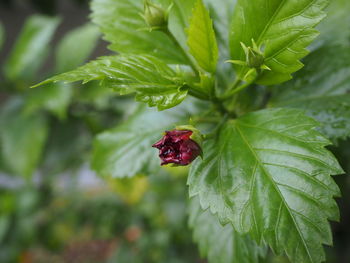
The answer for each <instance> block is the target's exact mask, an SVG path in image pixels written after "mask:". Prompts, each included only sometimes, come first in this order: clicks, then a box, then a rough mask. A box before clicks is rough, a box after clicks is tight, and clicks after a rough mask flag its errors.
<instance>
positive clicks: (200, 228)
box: [189, 198, 267, 263]
mask: <svg viewBox="0 0 350 263" xmlns="http://www.w3.org/2000/svg"><path fill="white" fill-rule="evenodd" d="M189 225H190V227H191V228H192V229H193V239H194V241H195V242H196V243H198V246H199V250H200V252H201V255H202V256H203V257H206V258H208V262H209V263H257V262H259V258H262V257H265V256H266V252H267V250H266V247H259V246H258V245H257V244H256V243H255V242H254V241H252V240H251V239H250V238H249V237H248V236H246V235H243V236H241V235H239V234H238V233H237V232H236V231H235V230H234V229H233V227H232V225H231V224H227V225H225V226H222V225H221V224H220V222H219V219H218V218H217V217H216V216H215V215H213V214H212V213H210V211H209V210H208V209H207V210H202V209H201V207H200V204H199V200H198V198H192V199H191V203H190V218H189Z"/></svg>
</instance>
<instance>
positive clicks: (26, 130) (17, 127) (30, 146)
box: [0, 99, 48, 177]
mask: <svg viewBox="0 0 350 263" xmlns="http://www.w3.org/2000/svg"><path fill="white" fill-rule="evenodd" d="M0 117H1V118H0V127H1V128H0V145H1V147H0V148H1V157H2V162H3V163H4V164H5V165H6V167H7V168H8V170H9V171H10V172H11V173H14V174H16V175H21V176H25V177H29V176H31V175H32V174H33V172H34V171H35V169H36V167H37V165H38V163H39V161H40V159H41V154H42V152H43V148H44V145H45V142H46V138H47V134H48V123H47V119H46V118H45V116H43V115H41V114H35V115H26V114H23V112H22V111H21V103H20V102H19V101H18V100H16V99H15V100H11V101H9V103H8V104H6V106H5V108H4V109H3V111H2V114H1V116H0Z"/></svg>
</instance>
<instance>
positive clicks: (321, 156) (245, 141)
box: [188, 109, 342, 263]
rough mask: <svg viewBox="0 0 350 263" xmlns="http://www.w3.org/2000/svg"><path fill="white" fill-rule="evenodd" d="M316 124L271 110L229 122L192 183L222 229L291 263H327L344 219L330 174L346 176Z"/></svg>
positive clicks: (210, 143)
mask: <svg viewBox="0 0 350 263" xmlns="http://www.w3.org/2000/svg"><path fill="white" fill-rule="evenodd" d="M316 125H317V123H316V122H315V121H314V120H313V119H311V118H309V117H306V116H305V115H303V114H302V113H301V112H300V111H298V110H294V109H268V110H263V111H259V112H255V113H251V114H247V115H245V116H243V117H241V118H239V119H237V120H234V121H229V122H227V123H226V124H225V125H223V127H222V128H221V130H220V132H219V134H218V135H217V138H216V139H211V140H208V141H207V142H206V144H205V145H204V149H203V152H204V158H203V160H201V159H199V160H197V161H195V163H194V164H193V166H192V167H191V170H190V175H189V179H188V184H189V187H190V195H191V196H197V195H198V196H199V198H200V202H201V205H202V207H203V208H204V209H206V208H208V207H210V210H211V211H212V212H213V213H217V214H218V216H219V218H220V220H221V222H222V223H228V222H230V223H232V224H233V226H234V228H235V230H236V231H238V232H239V233H250V235H251V236H252V237H253V238H254V239H256V240H258V241H261V240H264V241H265V242H267V243H268V244H269V245H270V246H271V248H272V249H273V250H274V251H275V252H276V253H281V252H283V251H285V252H286V254H287V255H288V257H289V258H290V259H291V260H292V261H293V262H313V263H314V262H321V261H323V260H324V252H323V248H322V244H331V243H332V236H331V230H330V226H329V223H328V221H327V219H332V220H336V219H338V216H339V215H338V208H337V205H336V202H335V201H334V199H333V197H334V196H338V195H339V189H338V187H337V185H336V184H335V182H334V181H333V180H332V178H331V177H330V175H336V174H340V173H342V169H341V167H340V166H339V164H338V162H337V160H336V159H335V157H334V156H333V155H332V154H331V153H330V152H329V151H328V150H327V149H325V148H324V147H325V146H326V145H328V144H329V141H328V140H327V139H325V138H324V137H323V136H321V134H320V133H319V132H317V131H316V130H315V129H314V128H315V127H316Z"/></svg>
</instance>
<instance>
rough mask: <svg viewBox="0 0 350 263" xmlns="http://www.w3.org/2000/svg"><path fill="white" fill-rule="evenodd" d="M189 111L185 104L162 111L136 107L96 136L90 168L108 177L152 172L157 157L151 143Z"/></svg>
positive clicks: (157, 159) (190, 110) (181, 122)
mask: <svg viewBox="0 0 350 263" xmlns="http://www.w3.org/2000/svg"><path fill="white" fill-rule="evenodd" d="M193 111H194V109H192V108H189V107H186V106H185V105H181V106H179V107H177V108H174V109H171V110H167V111H163V112H156V111H154V110H152V109H148V108H145V107H139V108H138V110H137V111H136V112H135V113H134V114H133V115H132V116H131V117H129V118H128V120H127V121H125V122H124V123H123V124H121V125H118V126H117V127H116V128H114V129H112V130H110V131H106V132H103V133H102V134H100V135H98V136H97V138H96V139H95V142H94V149H93V157H92V168H93V169H94V170H95V171H96V172H97V173H98V174H100V175H102V176H112V177H131V176H134V175H136V174H138V173H147V172H148V173H150V172H154V171H155V170H157V169H159V167H160V160H159V158H158V156H157V151H156V150H155V149H154V148H152V144H154V143H155V142H156V141H158V140H159V138H161V136H162V133H163V132H164V131H165V130H166V129H171V128H174V127H175V126H176V125H177V124H183V123H184V122H187V121H188V120H189V118H190V116H191V115H190V113H191V112H193Z"/></svg>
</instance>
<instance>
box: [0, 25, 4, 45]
mask: <svg viewBox="0 0 350 263" xmlns="http://www.w3.org/2000/svg"><path fill="white" fill-rule="evenodd" d="M4 42H5V30H4V27H3V25H2V24H1V23H0V49H1V48H2V45H3V44H4Z"/></svg>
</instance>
